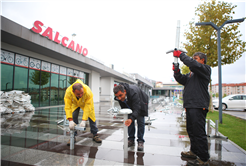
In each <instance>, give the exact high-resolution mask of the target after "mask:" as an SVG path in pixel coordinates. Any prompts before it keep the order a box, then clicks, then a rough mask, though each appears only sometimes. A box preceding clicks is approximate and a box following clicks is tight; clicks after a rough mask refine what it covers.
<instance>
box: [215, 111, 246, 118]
mask: <svg viewBox="0 0 246 166" xmlns="http://www.w3.org/2000/svg"><path fill="white" fill-rule="evenodd" d="M216 111H218V110H216ZM222 113H225V114H229V115H232V116H235V117H238V118H241V119H244V120H246V111H244V110H232V109H231V110H224V111H222Z"/></svg>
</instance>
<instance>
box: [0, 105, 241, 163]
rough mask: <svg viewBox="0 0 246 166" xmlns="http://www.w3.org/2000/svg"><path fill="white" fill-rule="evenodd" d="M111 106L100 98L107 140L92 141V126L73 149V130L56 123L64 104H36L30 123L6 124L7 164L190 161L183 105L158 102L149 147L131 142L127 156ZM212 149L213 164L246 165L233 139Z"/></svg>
mask: <svg viewBox="0 0 246 166" xmlns="http://www.w3.org/2000/svg"><path fill="white" fill-rule="evenodd" d="M110 107H111V105H110V103H100V104H95V109H96V118H97V126H98V128H99V132H98V134H99V136H100V138H101V139H102V140H103V142H102V143H101V144H98V143H95V142H93V141H92V135H91V134H90V129H89V127H87V130H86V131H85V132H79V133H78V136H76V139H77V142H76V143H75V149H74V150H70V149H69V147H68V146H66V142H67V141H68V139H69V133H67V132H65V131H63V130H61V129H60V128H59V127H58V126H57V125H56V121H57V120H59V119H62V118H63V115H64V110H63V107H57V108H47V109H41V110H37V111H36V112H35V114H34V115H33V116H32V118H31V120H30V126H29V127H28V128H25V129H22V130H21V131H18V132H17V131H16V130H15V129H14V128H8V130H7V129H5V128H4V127H5V126H3V125H2V136H1V163H2V165H17V164H19V165H23V166H24V165H90V166H91V165H149V166H150V165H186V163H187V159H185V158H181V156H180V153H181V151H183V150H188V149H189V146H190V144H189V138H188V136H187V132H186V129H185V119H184V118H182V117H181V113H182V110H181V108H178V107H173V106H170V107H168V108H170V109H165V110H164V107H161V106H160V105H159V104H153V105H152V106H151V107H150V109H149V114H150V118H151V119H155V120H153V121H152V124H151V125H150V126H146V130H145V136H144V138H145V144H144V151H143V152H138V151H137V146H135V147H132V148H128V159H127V160H124V156H123V154H124V152H123V118H122V116H115V115H114V114H110V113H108V112H107V110H108V109H109V108H110ZM155 110H156V111H155ZM80 116H81V115H80ZM2 118H3V117H2ZM87 126H89V125H88V123H87ZM3 131H4V132H3ZM10 132H12V133H13V134H9V133H10ZM211 134H214V130H212V133H211ZM209 153H210V156H211V161H210V165H211V166H213V165H239V166H240V165H246V154H245V151H243V150H241V149H240V148H238V147H237V145H235V144H234V143H232V142H231V141H223V140H221V139H210V138H209Z"/></svg>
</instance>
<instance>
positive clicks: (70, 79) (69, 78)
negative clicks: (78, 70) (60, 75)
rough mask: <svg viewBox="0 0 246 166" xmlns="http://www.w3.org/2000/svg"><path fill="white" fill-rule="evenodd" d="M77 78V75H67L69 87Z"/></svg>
mask: <svg viewBox="0 0 246 166" xmlns="http://www.w3.org/2000/svg"><path fill="white" fill-rule="evenodd" d="M76 80H77V78H75V77H67V87H69V86H70V85H72V84H73V83H74V82H75V81H76Z"/></svg>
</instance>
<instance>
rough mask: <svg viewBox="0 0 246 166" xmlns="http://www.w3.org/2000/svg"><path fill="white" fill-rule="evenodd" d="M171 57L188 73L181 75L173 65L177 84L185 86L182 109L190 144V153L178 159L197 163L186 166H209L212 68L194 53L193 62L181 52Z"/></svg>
mask: <svg viewBox="0 0 246 166" xmlns="http://www.w3.org/2000/svg"><path fill="white" fill-rule="evenodd" d="M173 55H174V57H178V58H180V60H181V61H182V62H183V63H184V64H185V65H186V66H188V67H189V69H190V71H191V72H190V73H188V74H186V75H182V74H181V73H180V70H179V64H177V65H175V64H173V71H174V78H175V79H176V81H177V82H178V83H180V84H182V85H184V93H183V101H184V104H183V106H184V108H185V109H186V129H187V132H188V135H189V138H190V144H191V147H190V151H188V152H181V155H182V156H183V157H188V158H195V159H196V160H190V161H188V165H209V162H208V161H209V158H210V156H209V153H208V141H207V135H206V132H205V123H206V115H207V112H208V107H209V100H210V97H209V93H208V84H209V82H210V76H211V68H210V66H208V65H206V59H207V57H206V55H205V54H203V53H201V52H196V53H195V54H194V55H193V59H192V58H190V57H189V56H187V55H186V54H185V53H182V52H180V51H174V53H173ZM197 157H199V158H197Z"/></svg>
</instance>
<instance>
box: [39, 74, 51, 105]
mask: <svg viewBox="0 0 246 166" xmlns="http://www.w3.org/2000/svg"><path fill="white" fill-rule="evenodd" d="M40 86H41V87H40V107H43V106H49V104H50V103H49V101H50V72H45V71H41V81H40Z"/></svg>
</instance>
